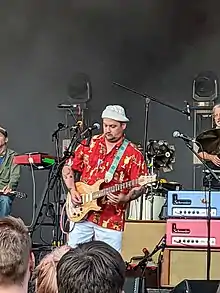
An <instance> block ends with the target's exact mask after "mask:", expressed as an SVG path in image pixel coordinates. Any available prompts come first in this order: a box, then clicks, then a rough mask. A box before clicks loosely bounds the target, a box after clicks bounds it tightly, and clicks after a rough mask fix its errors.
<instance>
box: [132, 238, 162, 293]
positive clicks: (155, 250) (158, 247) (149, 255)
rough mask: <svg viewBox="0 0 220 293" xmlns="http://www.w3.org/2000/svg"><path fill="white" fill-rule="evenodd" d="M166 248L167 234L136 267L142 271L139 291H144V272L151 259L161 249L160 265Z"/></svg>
mask: <svg viewBox="0 0 220 293" xmlns="http://www.w3.org/2000/svg"><path fill="white" fill-rule="evenodd" d="M165 248H166V234H165V235H164V236H163V237H162V238H161V239H160V241H159V243H158V244H157V245H156V247H155V248H154V250H153V251H152V252H151V253H149V254H147V255H146V256H144V257H143V258H142V260H141V261H140V262H139V263H138V264H137V265H136V266H135V267H134V270H137V269H138V268H140V269H141V271H142V274H141V280H140V283H139V288H138V293H141V292H144V284H145V277H144V272H145V270H146V266H147V263H148V261H149V260H151V259H152V256H154V255H155V254H156V253H157V252H158V251H159V250H161V253H160V256H159V258H158V265H159V266H160V265H161V263H162V260H163V253H164V250H165Z"/></svg>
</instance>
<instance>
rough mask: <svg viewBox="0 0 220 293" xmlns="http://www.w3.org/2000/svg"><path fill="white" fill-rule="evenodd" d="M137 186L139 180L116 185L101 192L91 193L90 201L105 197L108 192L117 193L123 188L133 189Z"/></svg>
mask: <svg viewBox="0 0 220 293" xmlns="http://www.w3.org/2000/svg"><path fill="white" fill-rule="evenodd" d="M138 184H139V179H134V180H131V181H127V182H123V183H120V184H116V185H114V186H111V187H107V188H104V189H102V190H99V191H95V192H93V193H92V199H97V198H99V197H102V196H105V195H107V194H108V193H110V192H112V193H113V192H117V191H120V190H122V189H125V188H128V189H130V188H132V187H134V186H136V185H138Z"/></svg>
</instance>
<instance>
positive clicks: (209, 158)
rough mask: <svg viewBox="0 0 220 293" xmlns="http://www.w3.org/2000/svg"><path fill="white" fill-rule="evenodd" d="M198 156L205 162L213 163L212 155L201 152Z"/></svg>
mask: <svg viewBox="0 0 220 293" xmlns="http://www.w3.org/2000/svg"><path fill="white" fill-rule="evenodd" d="M198 156H199V157H200V158H201V159H203V160H208V161H211V158H212V155H210V154H208V153H206V152H200V153H198Z"/></svg>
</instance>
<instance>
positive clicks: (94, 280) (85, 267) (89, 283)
mask: <svg viewBox="0 0 220 293" xmlns="http://www.w3.org/2000/svg"><path fill="white" fill-rule="evenodd" d="M124 282H125V263H124V261H123V259H122V257H121V255H120V253H119V252H118V251H116V250H115V249H114V248H112V247H111V246H109V245H108V244H106V243H104V242H102V241H90V242H87V243H83V244H79V245H78V246H77V247H76V248H75V249H71V250H70V251H69V252H67V253H66V254H65V255H64V256H63V257H62V258H61V259H60V261H59V263H58V265H57V284H58V292H59V293H118V292H120V291H122V289H123V286H124Z"/></svg>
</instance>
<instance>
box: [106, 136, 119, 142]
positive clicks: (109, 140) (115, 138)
mask: <svg viewBox="0 0 220 293" xmlns="http://www.w3.org/2000/svg"><path fill="white" fill-rule="evenodd" d="M121 138H122V136H120V137H115V136H114V135H112V134H105V139H106V140H107V141H108V142H117V141H119V140H120V139H121Z"/></svg>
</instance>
